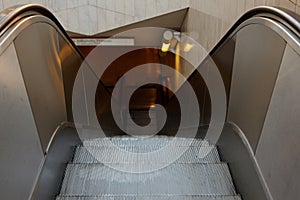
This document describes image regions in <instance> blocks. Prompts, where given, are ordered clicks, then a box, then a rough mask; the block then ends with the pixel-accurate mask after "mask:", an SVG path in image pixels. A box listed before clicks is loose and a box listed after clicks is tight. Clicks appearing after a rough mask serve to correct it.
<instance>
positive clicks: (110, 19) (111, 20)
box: [105, 10, 116, 30]
mask: <svg viewBox="0 0 300 200" xmlns="http://www.w3.org/2000/svg"><path fill="white" fill-rule="evenodd" d="M115 15H116V13H115V12H112V11H110V10H106V12H105V18H106V29H107V30H109V29H112V28H113V27H115V23H116V17H115Z"/></svg>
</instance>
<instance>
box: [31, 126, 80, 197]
mask: <svg viewBox="0 0 300 200" xmlns="http://www.w3.org/2000/svg"><path fill="white" fill-rule="evenodd" d="M79 144H81V141H80V138H79V136H78V135H77V132H76V129H75V128H73V127H72V126H70V125H69V124H63V125H62V126H61V127H60V129H59V130H58V132H57V134H56V135H55V137H54V139H53V143H52V144H51V146H50V148H49V151H48V153H47V156H46V160H45V164H44V167H43V170H42V172H41V175H40V177H39V181H38V183H37V185H36V188H35V192H34V194H33V196H32V199H36V200H40V199H41V200H50V199H55V197H56V195H57V194H59V191H60V186H61V183H62V180H63V177H64V174H65V169H66V167H67V163H69V162H70V161H71V160H72V157H73V154H74V148H75V146H76V145H79Z"/></svg>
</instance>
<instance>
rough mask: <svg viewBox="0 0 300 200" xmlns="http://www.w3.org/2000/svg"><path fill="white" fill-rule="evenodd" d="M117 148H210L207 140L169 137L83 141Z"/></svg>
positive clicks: (89, 144)
mask: <svg viewBox="0 0 300 200" xmlns="http://www.w3.org/2000/svg"><path fill="white" fill-rule="evenodd" d="M112 143H113V144H115V145H117V146H145V145H150V146H164V145H167V144H168V145H172V146H197V147H200V146H210V144H209V143H208V141H207V140H202V139H194V138H180V137H168V136H155V137H128V136H118V137H111V138H98V139H91V140H85V141H83V144H84V146H110V145H111V144H112Z"/></svg>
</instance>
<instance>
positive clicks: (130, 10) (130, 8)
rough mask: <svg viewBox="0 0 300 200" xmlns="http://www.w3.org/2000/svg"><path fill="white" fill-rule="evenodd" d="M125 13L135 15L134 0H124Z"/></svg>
mask: <svg viewBox="0 0 300 200" xmlns="http://www.w3.org/2000/svg"><path fill="white" fill-rule="evenodd" d="M125 14H126V15H131V16H135V12H134V0H126V2H125Z"/></svg>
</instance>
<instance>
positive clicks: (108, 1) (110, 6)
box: [105, 0, 116, 11]
mask: <svg viewBox="0 0 300 200" xmlns="http://www.w3.org/2000/svg"><path fill="white" fill-rule="evenodd" d="M105 8H106V9H108V10H111V11H115V10H116V2H115V1H112V0H106V1H105Z"/></svg>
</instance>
